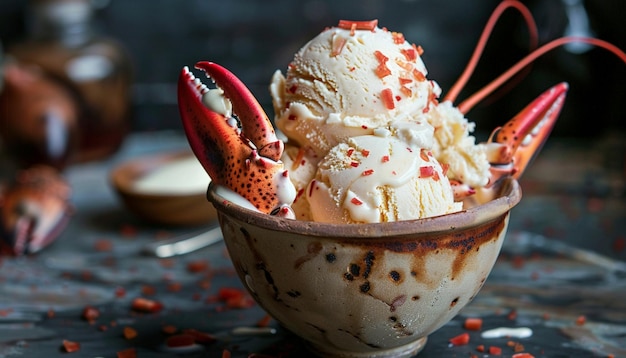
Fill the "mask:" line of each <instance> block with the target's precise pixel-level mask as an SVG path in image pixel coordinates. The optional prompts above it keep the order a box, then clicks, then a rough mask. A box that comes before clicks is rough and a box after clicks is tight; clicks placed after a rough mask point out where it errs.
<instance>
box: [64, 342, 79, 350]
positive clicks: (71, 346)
mask: <svg viewBox="0 0 626 358" xmlns="http://www.w3.org/2000/svg"><path fill="white" fill-rule="evenodd" d="M63 350H64V351H66V352H67V353H73V352H78V351H79V350H80V343H78V342H73V341H68V340H67V339H64V340H63Z"/></svg>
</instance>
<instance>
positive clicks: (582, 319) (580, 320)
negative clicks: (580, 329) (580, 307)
mask: <svg viewBox="0 0 626 358" xmlns="http://www.w3.org/2000/svg"><path fill="white" fill-rule="evenodd" d="M585 322H587V317H585V316H583V315H580V316H578V317H577V318H576V324H577V325H579V326H582V325H583V324H585Z"/></svg>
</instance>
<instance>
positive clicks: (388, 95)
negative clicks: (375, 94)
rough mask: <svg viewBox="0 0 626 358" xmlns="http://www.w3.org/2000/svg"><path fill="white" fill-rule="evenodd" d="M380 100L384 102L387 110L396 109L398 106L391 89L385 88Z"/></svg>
mask: <svg viewBox="0 0 626 358" xmlns="http://www.w3.org/2000/svg"><path fill="white" fill-rule="evenodd" d="M380 99H381V100H382V101H383V104H384V105H385V108H387V109H394V108H396V104H395V103H394V102H393V92H392V91H391V88H385V89H384V90H382V91H381V92H380Z"/></svg>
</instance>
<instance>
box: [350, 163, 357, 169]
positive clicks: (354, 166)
mask: <svg viewBox="0 0 626 358" xmlns="http://www.w3.org/2000/svg"><path fill="white" fill-rule="evenodd" d="M350 166H351V167H353V168H357V167H358V166H359V162H350Z"/></svg>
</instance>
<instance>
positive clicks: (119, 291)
mask: <svg viewBox="0 0 626 358" xmlns="http://www.w3.org/2000/svg"><path fill="white" fill-rule="evenodd" d="M124 296H126V289H124V287H116V288H115V297H117V298H122V297H124Z"/></svg>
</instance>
